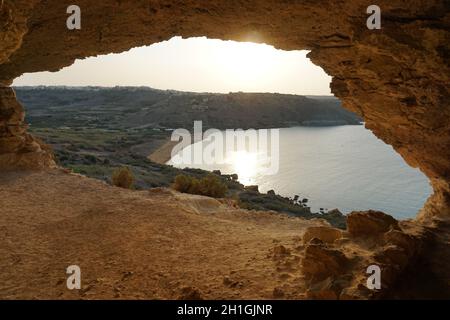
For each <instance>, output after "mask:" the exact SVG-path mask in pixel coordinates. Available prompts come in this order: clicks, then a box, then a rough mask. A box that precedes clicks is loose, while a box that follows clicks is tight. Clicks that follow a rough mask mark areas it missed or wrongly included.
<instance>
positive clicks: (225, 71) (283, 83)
mask: <svg viewBox="0 0 450 320" xmlns="http://www.w3.org/2000/svg"><path fill="white" fill-rule="evenodd" d="M307 53H308V51H283V50H277V49H275V48H273V47H271V46H268V45H265V44H256V43H240V42H234V41H222V40H211V39H207V38H205V37H203V38H189V39H182V38H180V37H174V38H172V39H171V40H169V41H165V42H162V43H157V44H154V45H152V46H148V47H139V48H135V49H132V50H130V51H128V52H125V53H121V54H110V55H106V56H99V57H95V58H88V59H85V60H77V61H76V62H75V63H74V64H73V65H72V66H70V67H66V68H64V69H62V70H61V71H58V72H56V73H50V72H41V73H31V74H24V75H23V76H21V77H19V78H17V79H16V80H15V81H14V83H13V85H14V87H15V90H16V93H17V96H18V99H19V101H21V102H22V103H23V105H24V106H25V108H26V109H27V121H28V122H29V123H30V124H31V126H30V130H29V131H30V132H31V133H32V134H33V135H35V136H37V137H39V138H41V139H43V140H44V141H45V142H46V143H49V144H50V145H51V146H52V147H53V149H54V150H55V153H56V157H57V159H58V161H59V163H60V164H62V165H63V166H65V167H69V168H70V169H72V170H74V171H75V172H77V173H81V174H85V175H88V176H91V177H95V178H99V179H102V180H106V181H110V179H111V174H112V170H113V168H114V167H117V166H121V165H127V166H131V167H132V169H133V171H134V172H135V174H136V176H137V187H138V188H148V187H159V186H168V185H170V183H171V181H170V180H172V179H173V175H174V173H171V174H170V175H169V176H168V177H163V175H161V174H156V177H151V175H152V174H154V173H155V170H158V171H159V170H160V168H159V167H153V166H150V167H148V166H146V165H145V164H143V163H139V161H142V159H146V158H150V159H151V160H153V161H156V162H159V163H161V164H165V163H168V164H171V165H174V163H173V161H172V159H170V158H167V151H168V149H167V148H165V145H166V144H165V141H166V140H167V139H168V135H169V133H171V132H172V131H173V130H174V129H176V128H184V129H186V128H187V129H192V127H193V125H194V121H198V120H201V121H203V125H204V126H205V130H206V129H211V128H217V129H219V130H221V131H225V130H227V129H241V128H243V129H246V130H248V129H258V130H257V132H258V133H259V132H260V130H263V129H265V128H272V129H273V128H280V134H281V137H280V140H279V141H280V142H279V144H280V146H281V150H280V151H279V152H280V154H279V166H280V167H279V168H278V170H277V172H276V173H274V174H270V175H266V174H260V173H258V170H256V169H257V168H258V161H257V160H256V157H255V156H254V155H255V153H251V152H249V150H248V146H246V147H245V148H244V149H243V150H237V151H239V152H237V153H236V154H234V155H233V157H230V159H227V160H229V161H225V162H223V161H222V162H220V161H216V162H213V163H207V164H205V163H200V164H198V163H193V162H191V163H182V164H175V167H177V168H179V169H183V168H185V167H188V168H198V169H203V170H208V171H214V170H220V171H221V172H222V173H224V174H237V175H238V177H239V182H240V183H242V184H243V185H244V186H246V187H251V186H254V185H256V186H258V190H259V191H260V192H262V193H267V192H269V193H272V192H275V193H277V194H280V195H281V196H283V197H288V198H292V199H301V201H300V204H301V205H302V206H304V207H307V208H310V209H311V210H312V211H313V212H321V213H323V212H325V213H326V212H328V211H332V209H335V208H336V209H338V210H340V211H342V212H344V213H349V212H351V211H359V210H368V209H376V210H380V211H383V212H386V213H388V214H392V215H393V216H394V217H396V218H398V219H407V218H413V217H414V216H415V215H416V213H417V212H418V211H419V209H420V208H422V206H423V204H424V202H425V201H426V199H427V198H428V196H429V195H430V194H431V188H430V186H429V184H428V181H427V179H426V178H425V176H424V175H423V174H422V173H420V172H419V171H418V170H416V169H412V168H410V167H409V166H408V165H406V163H404V161H403V159H401V157H400V156H399V155H398V154H397V153H396V152H395V151H394V150H393V149H392V148H391V147H390V146H388V145H386V144H385V143H384V142H382V141H381V140H379V139H377V138H376V137H375V136H374V135H373V134H372V132H371V131H369V130H367V129H365V128H364V126H363V125H359V122H360V120H361V119H358V117H357V116H356V115H354V114H350V112H347V111H346V110H345V109H343V108H342V107H341V104H340V102H339V100H338V99H337V98H334V96H333V95H332V94H331V90H330V82H331V77H330V76H328V75H327V74H326V73H325V72H324V71H323V70H322V69H321V68H320V67H317V66H315V65H314V64H312V63H311V61H310V60H309V59H308V58H307ZM258 107H259V108H260V110H261V108H262V111H258V109H257V108H258ZM277 107H278V108H279V109H281V111H279V112H278V111H277V110H276V108H277ZM164 108H167V111H164ZM183 109H185V110H183ZM228 109H230V110H231V111H229V110H228ZM260 113H262V114H260ZM301 113H305V115H301ZM235 114H238V115H239V116H235ZM280 114H281V116H280ZM224 119H225V120H226V121H225V120H224ZM169 145H170V144H169ZM171 146H172V145H171ZM161 149H162V150H161ZM260 151H261V150H259V151H258V152H260ZM149 168H150V170H148V169H149ZM146 171H148V172H146Z"/></svg>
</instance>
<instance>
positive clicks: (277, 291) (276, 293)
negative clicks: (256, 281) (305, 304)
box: [272, 287, 284, 299]
mask: <svg viewBox="0 0 450 320" xmlns="http://www.w3.org/2000/svg"><path fill="white" fill-rule="evenodd" d="M272 295H273V297H274V298H275V299H279V298H282V297H284V291H283V289H281V288H279V287H276V288H274V289H273V293H272Z"/></svg>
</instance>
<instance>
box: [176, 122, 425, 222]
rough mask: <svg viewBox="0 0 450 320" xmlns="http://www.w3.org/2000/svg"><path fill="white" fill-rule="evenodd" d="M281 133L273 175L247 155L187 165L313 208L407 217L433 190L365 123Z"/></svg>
mask: <svg viewBox="0 0 450 320" xmlns="http://www.w3.org/2000/svg"><path fill="white" fill-rule="evenodd" d="M279 133H280V134H279V137H280V138H279V141H280V144H279V146H280V148H279V150H280V157H279V171H278V173H276V174H274V175H263V174H261V173H258V170H255V168H256V167H257V166H258V163H257V161H256V160H255V158H254V157H252V156H251V155H250V154H245V153H244V154H243V153H240V154H239V156H237V157H234V159H231V161H229V162H227V163H226V164H214V165H193V164H189V165H187V166H188V167H193V168H201V169H205V170H214V169H219V170H221V171H222V173H227V174H230V173H237V174H238V175H239V180H240V181H241V182H242V183H243V184H245V185H254V184H256V185H258V186H259V190H260V191H261V192H267V191H268V190H271V189H273V190H275V192H277V193H278V194H281V195H283V196H289V197H292V196H294V195H299V196H300V197H301V198H308V199H309V205H310V206H311V208H312V209H313V211H318V210H319V208H326V209H332V208H338V209H339V210H341V211H342V212H344V213H348V212H351V211H353V210H366V209H374V210H381V211H384V212H386V213H389V214H392V215H393V216H395V217H397V218H410V217H414V216H415V215H416V213H417V211H418V210H419V209H420V208H421V207H422V206H423V204H424V202H425V200H426V199H427V197H428V196H429V195H430V194H431V188H430V186H429V184H428V181H427V179H426V177H425V176H424V175H423V174H422V173H421V172H420V171H419V170H417V169H413V168H411V167H409V166H408V165H407V164H406V163H405V162H404V161H403V160H402V158H401V157H400V156H399V155H398V154H397V153H396V152H395V151H394V150H393V149H392V147H391V146H389V145H386V144H385V143H384V142H382V141H381V140H379V139H378V138H376V137H375V136H374V135H373V134H372V133H371V132H370V131H369V130H367V129H365V128H364V127H363V126H339V127H316V128H313V127H295V128H286V129H280V131H279ZM188 148H192V146H189V147H188ZM170 163H171V162H169V164H170ZM180 167H186V165H180Z"/></svg>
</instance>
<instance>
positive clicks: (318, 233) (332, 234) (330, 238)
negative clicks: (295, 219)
mask: <svg viewBox="0 0 450 320" xmlns="http://www.w3.org/2000/svg"><path fill="white" fill-rule="evenodd" d="M313 238H317V239H320V240H322V241H323V242H324V243H333V242H334V241H335V240H336V239H340V238H342V231H341V230H339V229H336V228H332V227H326V226H319V227H309V228H308V229H306V231H305V234H304V235H303V243H305V244H306V243H309V242H310V241H311V239H313Z"/></svg>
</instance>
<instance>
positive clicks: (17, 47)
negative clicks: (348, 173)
mask: <svg viewBox="0 0 450 320" xmlns="http://www.w3.org/2000/svg"><path fill="white" fill-rule="evenodd" d="M70 4H72V3H71V2H70V1H39V0H15V1H12V0H5V1H2V2H1V6H0V39H1V41H0V84H2V85H9V84H10V83H11V82H12V80H13V79H14V78H15V77H17V76H19V75H21V74H23V73H25V72H37V71H57V70H59V69H61V68H62V67H65V66H69V65H71V64H72V63H73V62H74V60H75V59H77V58H84V57H88V56H93V55H98V54H107V53H111V52H122V51H125V50H128V49H130V48H132V47H136V46H143V45H150V44H152V43H156V42H160V41H163V40H167V39H169V38H171V37H173V36H183V37H194V36H207V37H209V38H219V39H232V40H243V41H256V42H265V43H268V44H272V45H274V46H276V47H277V48H281V49H285V50H294V49H308V50H311V53H310V54H309V57H310V58H311V60H312V61H313V62H314V63H315V64H317V65H319V66H321V67H322V68H323V69H324V70H325V71H326V72H327V73H328V74H330V75H331V76H332V77H333V81H332V84H331V87H332V91H333V93H334V94H335V95H336V96H337V97H339V98H340V99H341V100H342V101H343V104H344V106H345V107H346V108H348V109H350V110H352V111H355V112H357V113H358V114H360V115H361V116H362V117H363V118H364V120H365V123H366V127H367V128H369V129H370V130H372V131H373V132H374V133H375V135H376V136H378V137H379V138H380V139H382V140H383V141H385V142H386V143H388V144H391V145H392V146H393V147H394V149H395V150H396V151H397V152H399V153H400V154H401V155H402V156H403V158H404V159H405V161H406V162H407V163H409V164H410V165H411V166H413V167H418V168H420V170H422V171H423V172H424V173H425V174H426V175H427V176H428V178H429V179H430V181H431V183H432V185H433V188H434V191H435V194H434V195H433V196H432V197H431V198H430V200H429V201H428V203H427V204H426V206H425V208H424V210H423V214H422V216H423V217H427V216H437V215H438V216H441V217H449V216H450V148H449V146H450V107H449V105H448V101H449V100H450V93H449V87H448V84H449V77H450V76H449V75H450V66H449V61H450V59H449V52H450V45H449V44H450V41H449V40H450V32H449V29H450V8H449V6H448V3H447V2H446V1H444V0H430V1H414V0H412V1H409V2H408V6H405V2H404V1H400V0H389V1H388V0H380V1H377V5H379V6H380V8H381V18H382V20H381V27H382V29H381V30H369V29H368V28H367V27H366V20H367V18H368V14H367V13H366V9H367V1H362V0H356V1H334V0H325V1H320V2H319V1H308V0H304V1H295V2H293V1H288V2H286V1H278V0H264V1H259V0H258V1H257V0H247V1H240V2H239V3H233V2H228V1H222V2H216V1H202V2H198V1H164V0H151V1H148V0H145V1H144V0H135V1H116V0H105V1H101V2H96V3H95V4H93V3H92V1H87V0H79V1H77V5H79V6H80V8H81V12H82V29H81V30H76V31H70V30H68V29H67V28H66V18H67V17H68V15H67V14H66V9H67V7H68V6H69V5H70ZM1 92H2V95H3V94H5V95H6V96H5V97H2V104H1V105H0V111H1V114H5V113H7V112H9V111H7V110H11V109H12V108H13V109H16V111H14V113H15V114H16V116H15V117H12V118H11V120H7V122H8V121H11V123H9V122H8V123H7V124H6V126H5V120H4V119H3V120H2V123H3V125H2V128H3V129H2V130H1V131H0V137H1V138H0V154H2V155H1V156H0V157H2V158H3V159H5V158H6V157H7V156H5V154H6V153H8V154H10V156H11V151H12V150H17V149H16V147H17V145H18V144H20V143H22V142H20V141H18V137H19V136H20V135H22V140H23V139H25V140H27V139H28V142H30V141H29V139H30V138H29V137H28V136H27V135H26V133H24V132H23V131H22V132H19V131H20V130H19V131H17V130H18V129H17V128H18V127H19V126H17V119H18V118H17V115H19V114H20V113H21V112H22V111H21V108H20V106H19V105H18V104H17V103H16V102H14V101H11V99H10V98H9V97H11V93H8V91H7V90H2V91H1ZM3 118H4V116H3ZM19 118H20V117H19ZM14 121H15V122H14ZM10 124H11V125H12V126H13V127H14V128H13V130H16V131H15V134H14V135H13V137H12V136H11V133H10V132H9V131H8V130H6V129H5V128H6V127H7V128H10ZM7 131H8V132H7ZM11 137H12V138H11ZM28 142H27V143H28ZM28 144H29V143H28ZM14 152H15V151H14ZM10 156H8V157H10ZM10 159H11V160H10V161H9V162H10V163H12V161H13V160H14V157H10ZM36 159H37V160H36V161H38V159H41V157H37V158H36ZM3 161H4V160H3ZM14 161H15V160H14ZM48 163H49V162H48V161H43V162H41V164H40V165H47V164H48ZM38 166H39V165H37V167H38Z"/></svg>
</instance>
